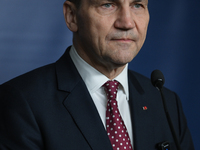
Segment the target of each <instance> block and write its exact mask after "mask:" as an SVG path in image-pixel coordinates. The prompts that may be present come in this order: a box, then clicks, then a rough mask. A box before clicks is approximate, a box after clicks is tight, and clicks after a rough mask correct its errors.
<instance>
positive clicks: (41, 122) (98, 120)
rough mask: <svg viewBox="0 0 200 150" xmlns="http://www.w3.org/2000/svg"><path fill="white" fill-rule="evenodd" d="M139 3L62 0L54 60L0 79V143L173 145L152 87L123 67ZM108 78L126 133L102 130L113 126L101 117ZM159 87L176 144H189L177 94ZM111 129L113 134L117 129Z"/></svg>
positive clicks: (140, 12) (71, 147)
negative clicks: (62, 32) (62, 45)
mask: <svg viewBox="0 0 200 150" xmlns="http://www.w3.org/2000/svg"><path fill="white" fill-rule="evenodd" d="M147 5H148V0H140V1H136V0H133V1H132V0H111V1H102V0H81V1H79V0H71V1H66V2H65V3H64V7H63V8H64V16H65V20H66V24H67V26H68V28H69V29H70V30H71V31H72V32H73V46H71V47H69V48H68V49H67V50H66V52H65V53H64V55H63V56H62V57H61V58H60V59H59V60H58V61H57V62H55V63H52V64H50V65H47V66H44V67H41V68H38V69H35V70H33V71H31V72H29V73H26V74H24V75H22V76H19V77H17V78H15V79H13V80H11V81H8V82H6V83H4V84H2V85H1V86H0V149H1V150H43V149H45V150H79V149H83V150H91V149H93V150H112V149H114V150H115V149H116V150H117V149H120V150H122V149H127V147H126V146H122V145H123V144H126V143H123V140H129V142H128V143H127V145H128V144H129V147H128V148H130V149H135V150H147V149H150V150H154V149H155V150H156V149H158V146H157V145H158V144H159V143H162V142H164V141H168V142H169V144H170V146H171V149H172V150H176V146H175V144H174V139H173V136H172V134H171V131H170V128H169V125H168V122H167V119H166V116H165V112H164V109H163V104H162V100H161V96H160V93H159V92H158V90H157V89H156V88H155V87H153V85H152V84H151V82H150V80H149V79H147V78H146V77H144V76H142V75H140V74H138V73H136V72H133V71H130V70H128V69H127V68H128V63H129V62H130V61H131V60H132V59H133V58H134V57H135V56H136V55H137V53H138V52H139V50H140V49H141V47H142V45H143V43H144V41H145V37H146V31H147V27H148V22H149V12H148V7H147ZM108 81H109V83H110V82H115V81H116V82H117V83H119V87H118V91H117V94H116V93H115V94H116V95H117V98H116V99H115V100H116V101H117V103H118V108H117V109H118V110H116V111H118V113H119V116H120V117H119V118H120V119H122V120H121V121H120V123H121V124H123V125H122V127H123V128H124V130H121V129H120V132H124V131H125V134H124V135H125V136H127V137H126V138H125V137H123V138H122V139H120V138H119V139H118V138H117V139H116V136H115V135H113V136H110V134H111V133H110V132H107V131H108V130H113V128H110V127H109V126H110V124H109V123H108V122H107V120H108V119H109V117H108V116H107V112H108V110H107V107H108V106H107V103H109V102H110V100H109V101H108V100H107V97H106V92H105V91H104V85H105V83H108ZM163 92H164V95H165V96H166V101H167V106H168V108H169V114H170V116H171V119H172V123H173V126H174V129H175V133H176V135H177V137H178V142H179V144H180V146H181V149H182V150H193V149H194V147H193V143H192V139H191V135H190V132H189V130H188V127H187V122H186V119H185V116H184V113H183V110H182V107H181V102H180V100H179V98H178V96H177V95H176V94H175V93H174V92H172V91H170V90H168V89H166V88H164V89H163ZM113 101H114V100H113ZM114 105H115V104H114ZM109 111H110V110H109ZM113 118H114V116H113ZM117 119H118V118H117ZM109 121H110V122H112V121H115V120H112V119H111V120H110V119H109ZM118 128H121V126H118ZM114 130H115V129H114ZM118 131H119V130H116V131H114V134H116V135H117V136H118V137H121V134H120V135H118V133H117V132H118ZM112 138H113V139H112ZM118 140H122V142H120V144H119V146H120V145H121V147H120V148H119V147H116V145H117V143H118V142H119V141H118ZM113 142H115V143H113ZM131 147H132V148H131Z"/></svg>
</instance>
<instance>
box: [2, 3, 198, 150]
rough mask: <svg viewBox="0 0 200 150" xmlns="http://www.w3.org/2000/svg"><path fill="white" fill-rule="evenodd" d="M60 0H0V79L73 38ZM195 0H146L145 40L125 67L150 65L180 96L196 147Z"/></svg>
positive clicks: (46, 59) (57, 51)
mask: <svg viewBox="0 0 200 150" xmlns="http://www.w3.org/2000/svg"><path fill="white" fill-rule="evenodd" d="M63 3H64V0H48V1H46V0H33V1H25V0H1V2H0V84H2V83H4V82H6V81H8V80H10V79H12V78H14V77H16V76H18V75H21V74H23V73H25V72H28V71H30V70H32V69H35V68H38V67H40V66H43V65H46V64H48V63H52V62H55V61H56V60H57V59H58V58H59V57H60V56H61V55H62V54H63V53H64V51H65V49H66V48H67V47H68V46H69V45H71V44H72V33H71V32H70V31H69V30H68V29H67V27H66V24H65V21H64V17H63V11H62V4H63ZM199 7H200V1H199V0H190V1H188V0H174V1H172V0H162V1H155V0H153V1H152V0H149V11H150V16H151V19H150V24H149V29H148V34H147V39H146V42H145V44H144V46H143V48H142V50H141V51H140V53H139V54H138V56H137V57H136V58H135V59H134V60H133V61H132V62H131V63H130V64H129V68H130V69H132V70H135V71H137V72H139V73H141V74H143V75H145V76H147V77H150V74H151V72H152V71H153V70H154V69H159V70H161V71H162V72H163V74H164V76H165V80H166V82H165V86H166V87H167V88H169V89H171V90H173V91H175V92H176V93H177V94H178V95H179V97H180V98H181V101H182V105H183V109H184V112H185V115H186V118H187V121H188V126H189V128H190V131H191V134H192V137H193V141H194V145H195V149H199V148H198V147H200V142H199V139H200V130H199V127H200V109H199V108H200V67H199V65H200V9H199Z"/></svg>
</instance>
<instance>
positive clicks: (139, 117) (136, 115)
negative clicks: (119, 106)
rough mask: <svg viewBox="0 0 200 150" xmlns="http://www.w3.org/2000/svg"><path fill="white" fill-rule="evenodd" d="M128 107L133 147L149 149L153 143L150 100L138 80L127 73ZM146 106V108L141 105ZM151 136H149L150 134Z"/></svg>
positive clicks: (140, 149)
mask: <svg viewBox="0 0 200 150" xmlns="http://www.w3.org/2000/svg"><path fill="white" fill-rule="evenodd" d="M129 95H130V97H129V98H130V101H129V104H130V109H131V118H132V126H133V136H134V137H133V138H134V149H136V150H138V149H139V150H147V149H151V146H152V144H154V126H153V120H152V113H153V112H152V110H151V104H150V100H149V101H148V97H146V95H145V91H144V90H143V88H142V87H141V85H140V83H139V82H138V80H137V79H136V78H135V77H134V76H133V74H131V75H130V73H129ZM144 106H146V107H147V110H144V109H143V107H144ZM150 135H151V136H152V137H151V136H150Z"/></svg>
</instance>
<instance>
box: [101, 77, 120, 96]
mask: <svg viewBox="0 0 200 150" xmlns="http://www.w3.org/2000/svg"><path fill="white" fill-rule="evenodd" d="M103 86H104V87H105V91H106V93H107V97H108V100H116V96H117V90H118V87H119V82H118V81H115V80H114V81H111V80H110V81H107V82H106V83H105V84H104V85H103Z"/></svg>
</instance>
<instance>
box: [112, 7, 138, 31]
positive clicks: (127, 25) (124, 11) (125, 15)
mask: <svg viewBox="0 0 200 150" xmlns="http://www.w3.org/2000/svg"><path fill="white" fill-rule="evenodd" d="M132 13H133V12H131V8H130V7H129V6H127V7H122V8H121V9H120V10H119V12H118V14H117V19H116V21H115V24H114V26H115V28H118V29H120V30H130V29H133V28H134V27H135V22H134V18H133V14H132Z"/></svg>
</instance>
